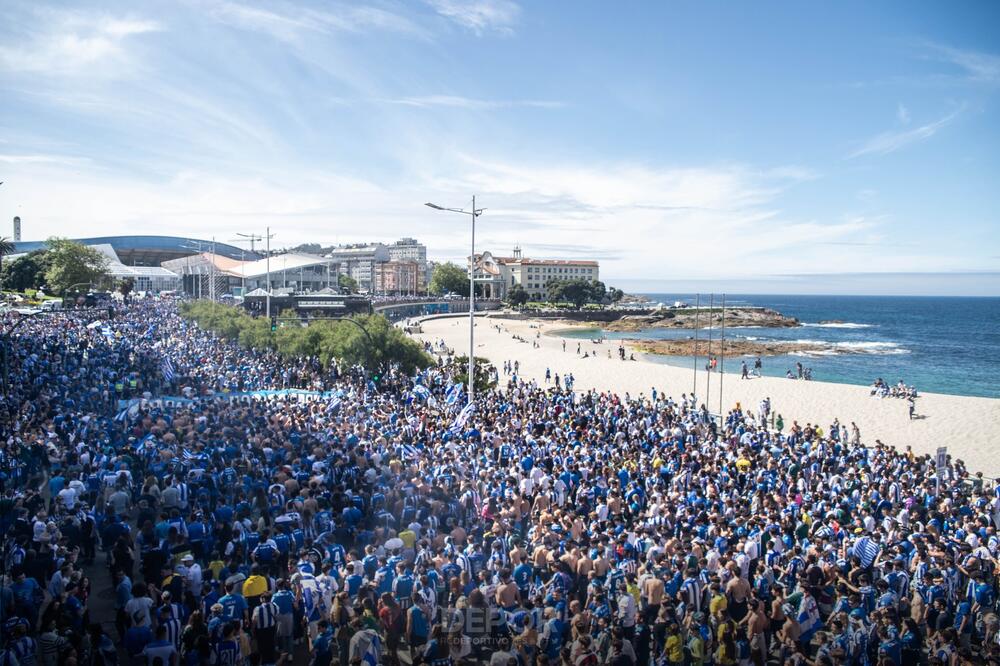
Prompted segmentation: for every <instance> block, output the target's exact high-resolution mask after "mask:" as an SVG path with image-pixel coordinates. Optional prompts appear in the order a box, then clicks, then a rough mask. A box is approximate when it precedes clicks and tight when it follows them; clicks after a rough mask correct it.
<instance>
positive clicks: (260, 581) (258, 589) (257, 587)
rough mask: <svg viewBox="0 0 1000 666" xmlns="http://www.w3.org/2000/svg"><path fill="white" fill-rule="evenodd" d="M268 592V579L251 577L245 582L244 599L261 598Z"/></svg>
mask: <svg viewBox="0 0 1000 666" xmlns="http://www.w3.org/2000/svg"><path fill="white" fill-rule="evenodd" d="M265 592H267V579H266V578H264V577H263V576H250V577H249V578H247V579H246V580H245V581H243V596H244V597H259V596H260V595H262V594H264V593H265Z"/></svg>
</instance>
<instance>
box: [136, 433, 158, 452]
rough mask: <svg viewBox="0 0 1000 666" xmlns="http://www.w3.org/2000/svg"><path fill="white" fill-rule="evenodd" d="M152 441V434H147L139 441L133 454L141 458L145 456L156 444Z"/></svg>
mask: <svg viewBox="0 0 1000 666" xmlns="http://www.w3.org/2000/svg"><path fill="white" fill-rule="evenodd" d="M154 439H155V438H154V437H153V433H149V434H148V435H146V436H145V437H143V438H142V439H140V440H139V441H138V443H136V445H135V452H136V453H137V454H139V455H140V456H141V455H145V454H146V453H147V452H148V451H152V450H153V448H154V446H155V444H156V442H154V441H153V440H154Z"/></svg>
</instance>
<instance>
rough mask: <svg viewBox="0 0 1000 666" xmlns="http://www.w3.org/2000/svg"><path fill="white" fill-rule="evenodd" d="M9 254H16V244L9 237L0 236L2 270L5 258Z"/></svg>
mask: <svg viewBox="0 0 1000 666" xmlns="http://www.w3.org/2000/svg"><path fill="white" fill-rule="evenodd" d="M8 254H14V244H13V243H12V242H11V241H10V239H9V238H6V237H5V236H0V271H3V258H4V257H6V256H7V255H8Z"/></svg>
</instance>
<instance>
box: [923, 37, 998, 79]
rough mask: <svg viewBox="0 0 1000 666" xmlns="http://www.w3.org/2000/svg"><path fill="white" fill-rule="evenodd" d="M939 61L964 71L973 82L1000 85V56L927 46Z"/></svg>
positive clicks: (932, 45) (939, 45) (940, 45)
mask: <svg viewBox="0 0 1000 666" xmlns="http://www.w3.org/2000/svg"><path fill="white" fill-rule="evenodd" d="M927 47H928V48H929V49H930V50H931V52H933V53H934V54H935V55H936V56H937V58H938V59H939V60H943V61H945V62H949V63H951V64H953V65H955V66H956V67H959V68H961V69H963V70H964V71H965V73H966V75H967V76H968V78H970V79H971V80H973V81H978V82H981V83H994V84H995V83H1000V55H995V54H993V53H983V52H981V51H971V50H966V49H956V48H953V47H950V46H944V45H943V44H933V43H931V44H927Z"/></svg>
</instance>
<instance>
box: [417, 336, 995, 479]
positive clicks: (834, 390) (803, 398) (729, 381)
mask: <svg viewBox="0 0 1000 666" xmlns="http://www.w3.org/2000/svg"><path fill="white" fill-rule="evenodd" d="M496 326H501V327H502V328H503V329H504V330H502V331H498V330H497V328H496ZM468 327H469V324H468V319H467V318H465V317H458V318H443V319H433V320H429V321H425V322H424V323H423V324H422V328H423V332H422V333H421V334H417V335H415V336H414V337H416V338H418V339H421V340H427V341H429V342H431V343H436V342H437V341H439V340H443V341H444V343H445V344H446V345H448V346H449V347H451V348H453V349H455V350H456V351H457V352H458V353H459V354H464V353H465V352H466V351H467V349H468V345H469V337H468V335H469V328H468ZM565 328H566V327H565V325H564V324H558V323H548V322H540V321H534V320H518V319H504V318H502V317H500V316H498V317H482V318H477V325H476V356H479V357H484V358H487V359H489V360H490V361H491V362H492V363H494V364H495V365H496V366H497V367H498V368H499V367H500V365H501V364H502V363H503V362H504V361H507V360H510V361H513V360H517V361H519V362H520V372H521V375H522V376H523V377H525V378H534V379H535V380H537V381H538V382H539V384H543V383H544V379H545V370H546V368H549V369H551V371H552V372H553V373H559V374H560V375H564V374H565V373H567V372H571V373H573V375H574V377H575V380H576V385H575V388H576V389H577V390H582V391H586V390H589V389H591V388H594V389H597V390H598V391H615V392H618V393H622V394H624V393H629V394H630V395H632V396H636V395H639V394H646V395H650V393H651V391H652V389H653V388H654V387H655V388H656V390H657V391H659V392H661V393H665V394H666V395H670V396H673V397H675V398H678V397H680V395H681V394H682V393H690V392H691V390H692V371H691V369H689V368H681V367H675V366H670V365H666V364H663V363H658V362H655V361H650V360H646V359H644V358H643V357H642V356H641V355H640V354H638V353H636V359H638V360H636V361H621V360H619V359H618V357H617V341H611V342H610V343H606V344H601V345H597V344H593V343H591V342H589V341H587V340H583V341H580V340H578V339H566V351H563V349H562V340H563V338H560V337H558V336H553V335H549V334H547V333H549V332H551V331H555V330H557V329H565ZM539 333H540V334H541V335H540V336H538V334H539ZM515 335H518V336H520V337H522V338H525V339H527V340H529V341H530V340H534V339H536V336H537V340H538V342H539V344H540V346H539V347H538V348H537V349H536V348H534V347H533V346H532V344H531V343H530V342H519V341H518V340H516V339H514V337H513V336H515ZM578 342H581V354H582V353H583V352H584V351H589V352H591V353H592V354H593V353H594V352H595V350H596V352H597V353H596V356H591V357H589V358H582V356H578V355H577V354H576V346H577V343H578ZM609 349H610V350H611V355H612V358H608V356H607V353H608V350H609ZM703 367H704V366H703V365H702V368H703ZM733 369H734V370H737V371H738V369H739V361H738V360H734V361H733ZM706 377H707V375H706V373H705V371H704V369H702V370H701V371H700V372H699V373H698V378H697V383H698V391H697V395H698V397H699V402H700V403H701V402H705V396H706V394H705V388H706ZM719 379H720V377H719V373H712V378H711V395H710V398H709V408H710V409H711V411H713V412H717V411H718V410H719ZM722 385H723V392H722V405H723V408H724V409H725V410H729V409H731V408H733V407H734V406H735V405H736V403H737V402H739V403H740V404H741V405H742V406H743V407H744V408H748V409H751V410H753V411H754V412H756V409H757V405H758V404H759V403H760V401H761V400H762V399H763V398H765V397H770V399H771V405H772V409H773V410H774V411H776V412H777V413H779V414H781V415H782V416H783V417H784V422H785V427H786V429H787V428H788V426H790V425H791V424H792V422H793V421H798V422H799V424H800V425H803V426H804V425H805V424H806V423H813V424H819V425H821V426H822V427H823V428H824V429H826V428H828V427H829V425H830V424H831V423H832V422H833V419H835V418H838V419H840V422H841V423H845V424H847V426H848V427H850V423H851V422H852V421H854V422H855V423H857V425H858V427H859V428H860V429H861V437H862V440H863V441H864V442H865V443H869V444H871V443H874V442H875V440H876V439H878V440H881V441H882V442H884V443H886V444H891V445H893V446H895V447H897V448H900V449H904V448H906V447H907V446H910V447H912V449H913V451H914V452H916V453H917V454H923V453H929V454H933V453H934V452H935V451H936V450H937V447H939V446H947V447H948V453H949V454H950V455H952V456H953V457H955V458H959V459H961V460H963V461H965V463H966V465H967V467H968V468H969V470H970V471H972V472H976V471H982V472H983V473H984V474H985V475H986V476H990V477H1000V443H998V434H997V433H998V432H1000V400H996V399H990V398H974V397H965V396H954V395H943V394H938V393H922V394H921V395H920V398H919V399H918V400H917V415H918V416H919V418H917V419H914V420H910V419H909V418H908V413H907V404H906V401H905V400H900V399H895V398H885V399H881V400H880V399H878V398H874V397H871V396H870V395H869V388H868V387H867V386H854V385H849V384H834V383H829V382H819V381H812V382H806V381H801V380H792V379H783V378H776V377H761V378H754V379H750V380H741V379H740V377H739V374H738V372H726V373H725V377H724V379H723V382H722ZM918 389H919V387H918Z"/></svg>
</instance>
